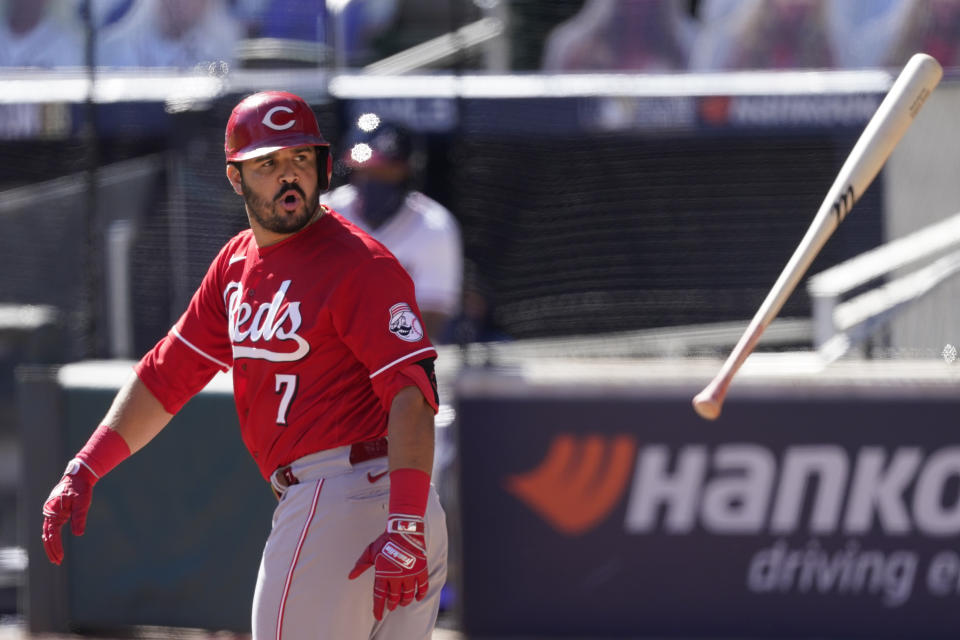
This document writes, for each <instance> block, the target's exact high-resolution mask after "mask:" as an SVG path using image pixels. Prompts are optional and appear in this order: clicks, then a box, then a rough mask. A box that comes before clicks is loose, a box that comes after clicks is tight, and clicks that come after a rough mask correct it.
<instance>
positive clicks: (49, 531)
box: [42, 458, 98, 564]
mask: <svg viewBox="0 0 960 640" xmlns="http://www.w3.org/2000/svg"><path fill="white" fill-rule="evenodd" d="M97 480H98V478H97V476H96V475H95V474H94V473H93V471H91V470H90V467H88V466H87V465H86V464H85V463H84V462H83V461H81V460H80V459H78V458H74V459H73V460H71V461H70V462H69V464H67V468H66V470H65V471H64V472H63V478H61V479H60V482H59V483H58V484H57V486H55V487H54V488H53V491H51V492H50V497H48V498H47V501H46V502H44V503H43V536H42V538H43V548H44V550H45V551H46V552H47V557H48V558H50V562H52V563H54V564H60V563H61V562H63V541H62V540H61V539H60V527H62V526H63V525H65V524H66V523H67V520H69V521H70V531H72V532H73V535H75V536H82V535H83V530H84V529H85V528H86V526H87V511H89V509H90V499H91V498H92V497H93V485H95V484H96V483H97Z"/></svg>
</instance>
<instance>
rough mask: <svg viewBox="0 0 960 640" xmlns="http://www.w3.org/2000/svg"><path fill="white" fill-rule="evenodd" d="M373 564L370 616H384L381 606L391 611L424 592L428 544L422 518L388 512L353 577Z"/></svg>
mask: <svg viewBox="0 0 960 640" xmlns="http://www.w3.org/2000/svg"><path fill="white" fill-rule="evenodd" d="M370 567H374V569H375V574H374V579H373V617H374V618H376V619H377V620H382V619H383V607H384V604H386V607H387V609H389V610H390V611H393V610H394V609H396V608H397V606H401V607H405V606H406V605H408V604H410V603H411V602H413V599H414V598H416V599H417V600H423V598H424V597H426V595H427V587H428V583H427V545H426V541H425V539H424V526H423V518H415V517H408V516H401V515H390V516H389V517H388V518H387V530H386V532H384V533H383V534H381V535H380V537H379V538H377V539H376V540H374V541H373V542H372V543H371V544H370V546H368V547H367V548H366V549H365V550H364V552H363V553H362V554H361V555H360V559H359V560H357V564H356V565H355V566H354V567H353V570H352V571H351V572H350V579H351V580H353V579H354V578H356V577H357V576H359V575H360V574H361V573H363V572H364V571H366V570H367V569H369V568H370Z"/></svg>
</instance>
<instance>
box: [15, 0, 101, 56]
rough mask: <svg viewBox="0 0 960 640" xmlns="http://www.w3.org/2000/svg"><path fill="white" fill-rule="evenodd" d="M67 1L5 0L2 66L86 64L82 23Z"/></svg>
mask: <svg viewBox="0 0 960 640" xmlns="http://www.w3.org/2000/svg"><path fill="white" fill-rule="evenodd" d="M68 9H73V7H71V6H68V4H67V3H62V2H55V3H51V2H49V0H2V2H0V12H2V15H3V20H2V21H0V65H2V66H4V67H44V68H51V67H77V66H82V65H83V64H84V46H83V33H82V27H83V25H82V23H81V22H80V19H79V16H78V15H77V14H76V13H74V12H73V11H69V10H68Z"/></svg>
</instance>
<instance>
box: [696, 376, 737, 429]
mask: <svg viewBox="0 0 960 640" xmlns="http://www.w3.org/2000/svg"><path fill="white" fill-rule="evenodd" d="M729 384H730V383H729V381H727V380H724V379H723V378H722V377H720V376H717V377H716V378H714V379H713V380H711V381H710V384H708V385H707V386H706V387H704V389H703V391H701V392H700V393H698V394H697V395H695V396H694V397H693V409H694V411H696V412H697V414H699V416H700V417H701V418H704V419H705V420H716V419H717V418H718V417H719V416H720V410H721V408H722V407H723V398H724V396H726V395H727V393H726V392H727V386H729Z"/></svg>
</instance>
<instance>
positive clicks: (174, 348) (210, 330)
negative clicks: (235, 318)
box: [135, 252, 233, 413]
mask: <svg viewBox="0 0 960 640" xmlns="http://www.w3.org/2000/svg"><path fill="white" fill-rule="evenodd" d="M226 255H227V254H226V252H221V254H220V255H219V256H218V257H217V259H216V260H214V261H213V263H211V265H210V268H209V269H208V270H207V274H206V275H205V276H204V278H203V281H202V282H201V283H200V287H199V288H198V289H197V290H196V292H194V294H193V298H191V300H190V304H189V305H188V306H187V310H186V311H184V312H183V315H182V316H180V319H179V320H178V321H177V323H176V324H175V325H174V326H173V328H171V329H170V332H169V333H167V335H166V336H165V337H164V338H163V339H162V340H160V342H158V343H157V344H156V346H155V347H154V348H153V349H151V350H150V351H148V352H147V354H146V355H144V356H143V358H141V360H140V362H139V363H137V365H136V367H135V370H136V372H137V375H138V376H139V377H140V380H142V381H143V383H144V384H145V385H146V386H147V388H148V389H149V390H150V392H151V393H152V394H153V395H154V396H155V397H156V398H157V400H159V401H160V403H161V404H162V405H163V408H164V409H165V410H166V411H167V412H168V413H177V412H178V411H179V410H180V409H181V408H182V407H183V405H184V404H186V402H187V400H189V399H190V398H192V397H193V396H194V395H195V394H196V393H197V392H199V391H200V390H201V389H203V387H204V386H206V384H207V383H208V382H210V379H211V378H213V376H214V374H216V372H217V371H218V370H221V371H228V370H229V369H230V367H231V366H232V365H233V354H232V347H231V342H230V336H229V332H228V325H227V311H226V303H225V302H224V297H225V295H226V294H228V293H229V292H226V291H224V289H223V286H222V285H223V282H224V278H222V277H221V276H222V274H223V269H224V267H225V265H226V264H227V263H226V262H225V260H226Z"/></svg>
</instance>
